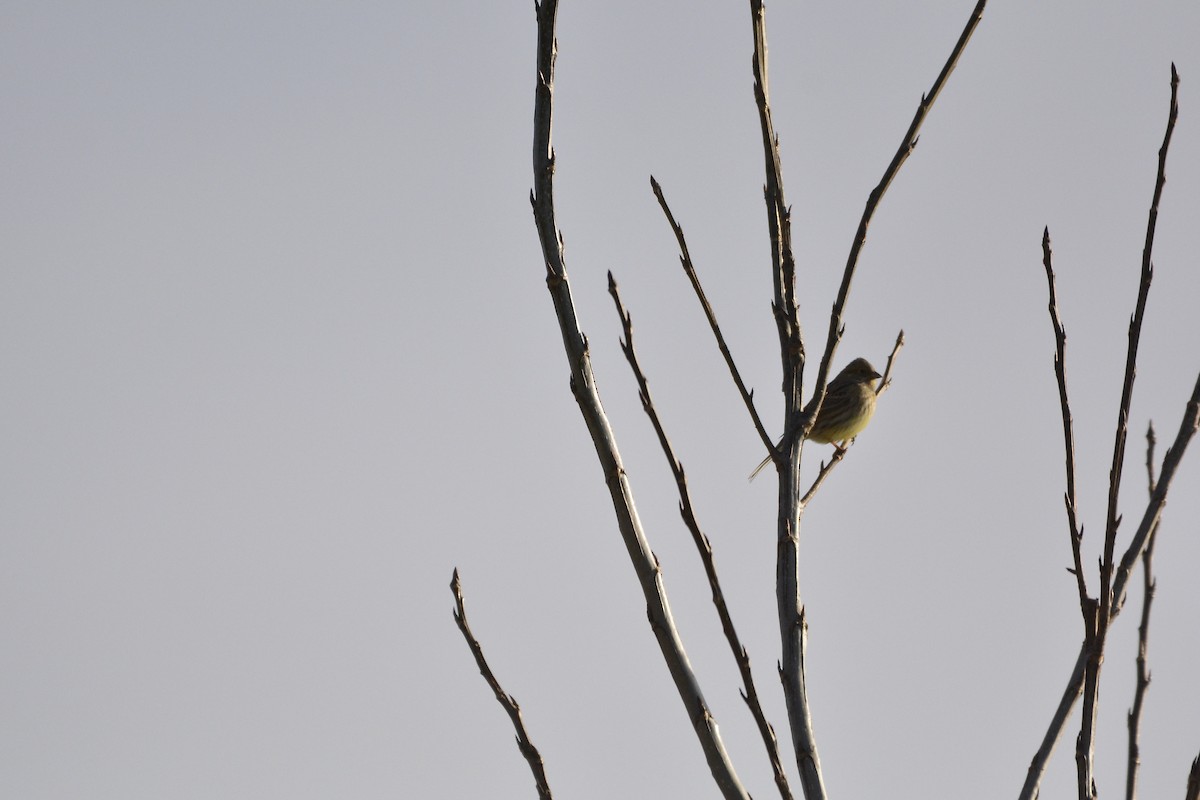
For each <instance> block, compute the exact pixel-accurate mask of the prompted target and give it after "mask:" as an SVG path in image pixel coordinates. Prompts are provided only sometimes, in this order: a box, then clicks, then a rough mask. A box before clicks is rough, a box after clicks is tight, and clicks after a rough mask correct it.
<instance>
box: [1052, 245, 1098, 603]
mask: <svg viewBox="0 0 1200 800" xmlns="http://www.w3.org/2000/svg"><path fill="white" fill-rule="evenodd" d="M1042 265H1043V266H1044V267H1045V268H1046V282H1047V284H1048V285H1049V288H1050V301H1049V309H1050V325H1051V326H1052V327H1053V328H1054V341H1055V352H1054V375H1055V377H1056V378H1057V379H1058V402H1059V407H1060V408H1061V409H1062V424H1063V450H1064V452H1065V454H1066V467H1067V492H1066V494H1065V495H1064V497H1063V500H1064V502H1065V503H1066V506H1067V526H1068V531H1067V532H1068V535H1069V536H1070V537H1071V557H1072V558H1073V559H1074V561H1075V567H1074V569H1072V570H1070V571H1071V572H1072V573H1074V575H1075V583H1076V585H1077V586H1078V588H1079V606H1080V608H1086V607H1087V604H1088V599H1089V598H1088V591H1087V579H1086V578H1085V576H1084V574H1083V555H1082V553H1081V550H1082V545H1083V530H1082V528H1081V527H1080V526H1079V524H1078V511H1077V506H1076V502H1075V433H1074V429H1073V426H1072V424H1071V402H1070V400H1068V399H1067V374H1066V370H1067V363H1066V348H1067V330H1066V328H1064V327H1063V324H1062V320H1061V318H1060V317H1059V314H1058V297H1057V295H1056V293H1055V291H1054V264H1053V254H1052V252H1051V250H1050V228H1049V227H1047V228H1045V229H1044V230H1043V231H1042Z"/></svg>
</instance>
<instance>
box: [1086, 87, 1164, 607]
mask: <svg viewBox="0 0 1200 800" xmlns="http://www.w3.org/2000/svg"><path fill="white" fill-rule="evenodd" d="M1178 117H1179V73H1178V72H1176V71H1175V64H1173V63H1172V64H1171V105H1170V110H1169V111H1168V112H1167V131H1166V133H1165V134H1163V143H1162V147H1160V148H1159V149H1158V173H1157V175H1156V177H1155V180H1154V195H1153V197H1152V199H1151V201H1150V213H1149V219H1148V220H1147V222H1146V241H1145V244H1144V245H1143V246H1142V277H1141V281H1140V283H1139V286H1138V297H1137V304H1136V305H1135V307H1134V311H1133V317H1132V318H1131V319H1130V321H1129V349H1128V351H1127V353H1126V355H1125V381H1124V384H1123V385H1122V387H1121V405H1120V408H1119V410H1118V412H1117V432H1116V441H1115V442H1114V444H1113V463H1112V469H1111V470H1110V472H1109V481H1108V525H1107V527H1106V529H1105V532H1104V560H1103V562H1101V578H1100V579H1101V583H1102V584H1103V588H1104V592H1103V593H1102V594H1101V595H1100V603H1101V607H1102V608H1101V610H1102V611H1103V612H1107V611H1108V608H1109V605H1110V604H1111V603H1112V601H1113V597H1112V593H1111V591H1109V590H1110V589H1111V587H1112V569H1113V548H1114V546H1115V540H1116V535H1117V526H1118V525H1119V524H1120V522H1121V518H1120V516H1119V515H1118V513H1117V494H1118V492H1119V491H1120V488H1121V469H1122V467H1123V466H1124V463H1125V439H1126V435H1127V433H1128V427H1129V404H1130V402H1131V401H1132V399H1133V379H1134V376H1135V375H1136V374H1137V354H1138V343H1139V341H1140V339H1141V335H1142V320H1143V319H1144V318H1145V314H1146V298H1147V296H1148V295H1149V294H1150V281H1151V279H1152V278H1153V277H1154V265H1153V262H1152V260H1151V255H1152V253H1153V251H1154V233H1155V230H1156V229H1157V227H1158V203H1159V200H1161V199H1162V192H1163V185H1164V184H1165V183H1166V182H1167V172H1166V170H1167V151H1168V150H1169V149H1170V147H1171V134H1172V133H1174V132H1175V120H1176V119H1178ZM1106 617H1107V614H1106V613H1105V614H1103V615H1102V618H1106Z"/></svg>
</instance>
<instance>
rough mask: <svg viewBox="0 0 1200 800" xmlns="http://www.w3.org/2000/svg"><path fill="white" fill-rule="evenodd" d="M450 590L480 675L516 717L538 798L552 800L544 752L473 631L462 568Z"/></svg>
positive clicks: (519, 744)
mask: <svg viewBox="0 0 1200 800" xmlns="http://www.w3.org/2000/svg"><path fill="white" fill-rule="evenodd" d="M450 591H451V592H453V593H454V621H455V622H456V623H457V624H458V629H459V630H460V631H461V632H462V635H463V638H464V639H466V640H467V646H468V647H470V648H471V654H472V655H474V656H475V664H476V666H478V667H479V674H481V675H483V679H484V680H486V681H487V684H488V686H490V687H491V688H492V693H493V694H495V695H496V702H498V703H499V704H500V705H501V706H503V707H504V710H505V711H506V712H508V718H509V719H510V720H512V724H513V728H514V729H516V731H517V748H518V749H519V750H520V751H521V755H523V756H525V760H526V761H527V762H528V763H529V769H530V771H531V772H532V773H533V781H534V783H535V784H537V792H538V797H539V798H541V800H550V783H549V781H547V780H546V767H545V765H544V764H543V763H542V754H541V753H539V752H538V749H537V748H536V747H534V745H533V742H532V741H531V740H530V738H529V732H528V731H527V730H525V721H524V720H523V719H522V718H521V706H520V705H518V704H517V701H516V698H514V697H513V696H512V695H511V694H509V693H508V692H506V691H504V688H503V687H502V686H501V685H500V681H498V680H497V679H496V676H495V674H493V672H492V668H491V667H490V666H488V662H487V659H486V658H484V657H483V645H481V644H479V640H478V639H476V638H475V634H473V633H471V624H470V623H469V622H467V609H466V605H465V601H464V600H463V593H462V582H461V581H460V580H459V579H458V568H455V570H454V578H453V579H452V580H451V581H450Z"/></svg>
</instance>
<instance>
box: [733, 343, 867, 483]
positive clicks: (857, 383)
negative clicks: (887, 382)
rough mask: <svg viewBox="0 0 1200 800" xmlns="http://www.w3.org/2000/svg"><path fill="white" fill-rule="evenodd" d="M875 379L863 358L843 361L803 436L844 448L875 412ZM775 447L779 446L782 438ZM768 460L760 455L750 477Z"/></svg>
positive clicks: (768, 457)
mask: <svg viewBox="0 0 1200 800" xmlns="http://www.w3.org/2000/svg"><path fill="white" fill-rule="evenodd" d="M879 378H880V375H879V373H878V372H876V371H875V368H874V367H872V366H871V364H870V363H869V362H868V361H867V360H866V359H865V358H856V359H854V360H853V361H851V362H850V363H849V364H847V365H846V366H845V368H844V369H843V370H842V371H841V372H839V373H838V374H837V377H836V378H834V379H833V380H831V381H830V382H829V386H828V388H827V389H826V390H825V402H824V403H822V404H821V411H820V413H818V414H817V421H816V423H815V424H814V425H813V426H812V430H811V431H809V432H808V436H807V437H806V438H807V439H808V440H809V441H810V442H816V443H817V444H829V443H830V442H833V443H834V447H836V448H837V449H839V450H845V449H846V444H847V442H848V441H849V440H850V439H853V438H854V437H855V436H857V435H858V434H860V433H862V431H863V428H865V427H867V423H868V422H870V421H871V416H872V415H873V414H874V413H875V382H876V381H877V380H879ZM776 446H777V447H782V446H783V440H782V439H781V440H780V442H779V444H778V445H776ZM770 463H771V457H770V456H767V457H766V458H764V459H763V460H762V463H761V464H759V465H758V467H756V468H755V470H754V472H751V473H750V480H754V478H755V476H756V475H758V473H760V472H762V469H763V467H765V466H766V465H767V464H770Z"/></svg>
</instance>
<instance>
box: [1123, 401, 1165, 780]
mask: <svg viewBox="0 0 1200 800" xmlns="http://www.w3.org/2000/svg"><path fill="white" fill-rule="evenodd" d="M1154 443H1155V439H1154V424H1153V423H1151V424H1150V426H1149V427H1148V428H1147V429H1146V488H1147V490H1148V492H1149V494H1150V496H1151V497H1154V484H1155V480H1154ZM1157 537H1158V523H1155V524H1154V526H1153V527H1151V528H1150V535H1149V536H1148V537H1147V538H1146V549H1145V551H1144V552H1143V553H1142V619H1141V622H1140V623H1139V624H1138V649H1137V685H1136V687H1135V688H1134V691H1133V707H1132V708H1130V709H1129V716H1128V718H1127V720H1126V722H1127V724H1128V728H1129V761H1128V765H1127V769H1126V774H1125V798H1126V800H1137V779H1138V768H1139V767H1141V765H1142V758H1141V748H1140V747H1139V742H1138V739H1139V736H1140V733H1141V725H1142V706H1143V704H1144V703H1145V699H1146V689H1148V688H1149V687H1150V670H1149V668H1148V667H1147V665H1146V653H1147V651H1148V647H1149V637H1150V605H1151V604H1152V603H1153V602H1154V590H1155V588H1156V582H1155V580H1154V565H1153V561H1154V541H1155V539H1156V538H1157Z"/></svg>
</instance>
